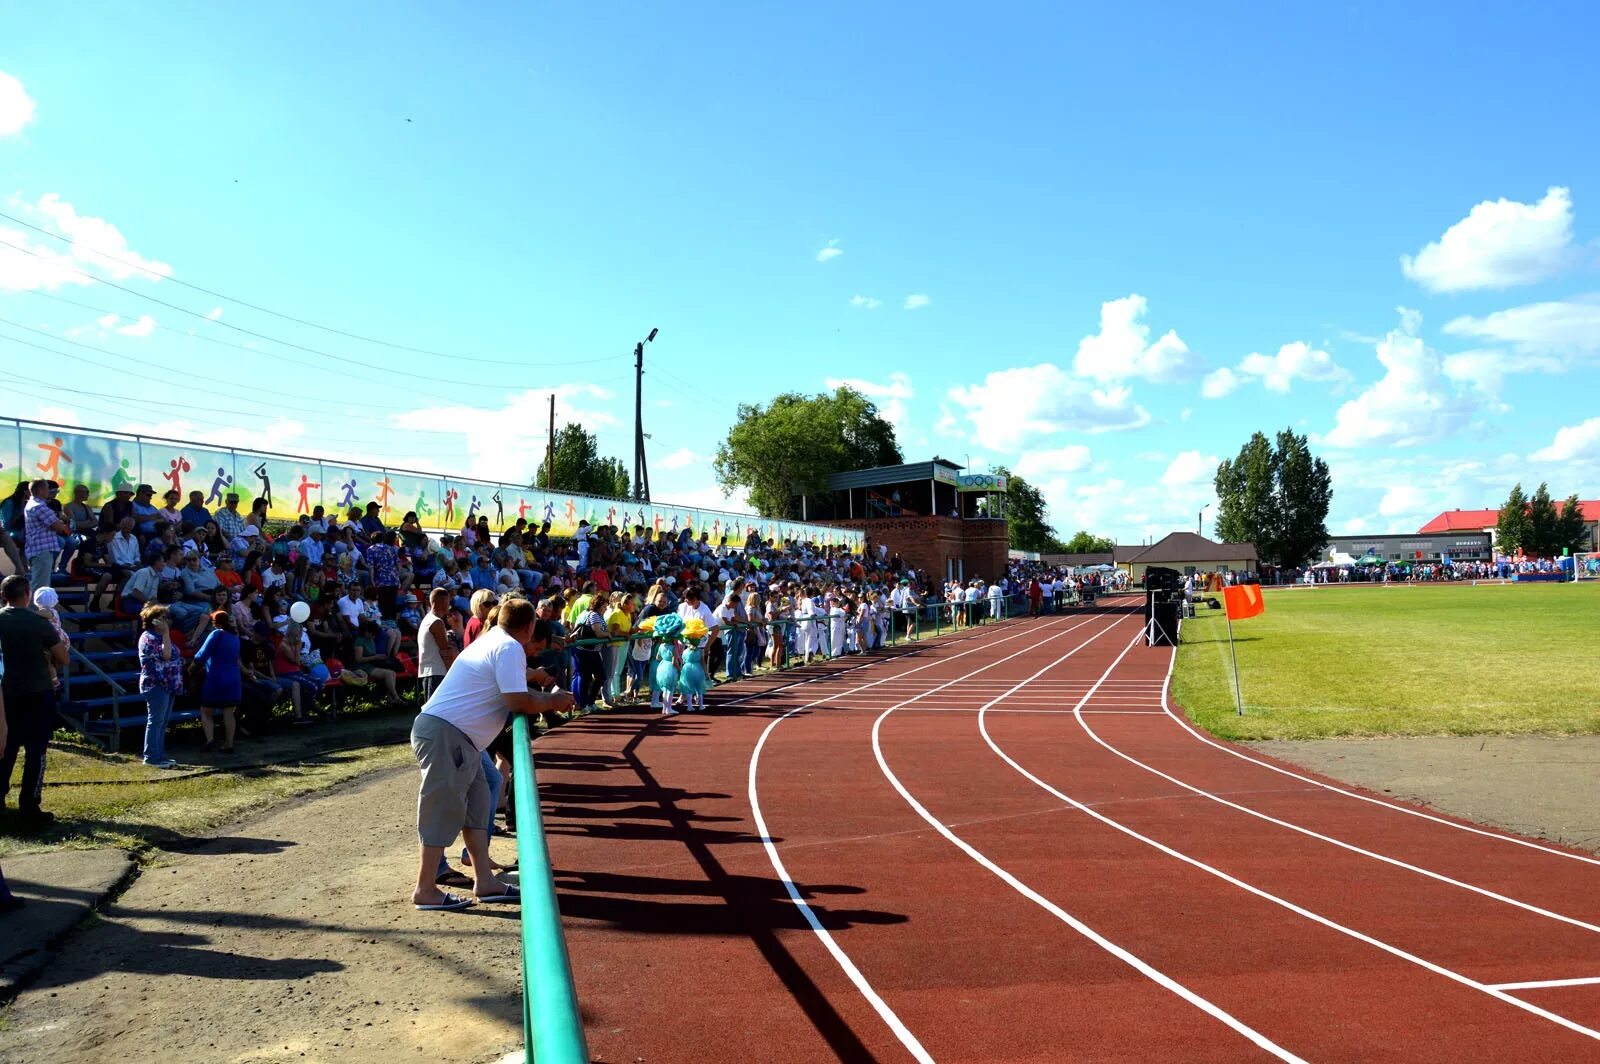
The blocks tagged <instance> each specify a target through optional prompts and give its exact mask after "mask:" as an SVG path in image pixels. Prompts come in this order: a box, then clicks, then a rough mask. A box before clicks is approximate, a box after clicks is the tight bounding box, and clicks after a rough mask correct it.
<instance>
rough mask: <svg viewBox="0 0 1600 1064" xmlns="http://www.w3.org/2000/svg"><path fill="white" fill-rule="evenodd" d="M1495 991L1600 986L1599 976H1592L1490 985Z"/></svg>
mask: <svg viewBox="0 0 1600 1064" xmlns="http://www.w3.org/2000/svg"><path fill="white" fill-rule="evenodd" d="M1489 985H1490V986H1492V987H1494V988H1495V989H1496V990H1548V989H1550V988H1551V987H1561V986H1595V985H1600V975H1592V976H1589V977H1588V978H1586V979H1535V980H1534V981H1533V982H1531V983H1490V984H1489Z"/></svg>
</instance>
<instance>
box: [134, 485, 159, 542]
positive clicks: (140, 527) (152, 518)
mask: <svg viewBox="0 0 1600 1064" xmlns="http://www.w3.org/2000/svg"><path fill="white" fill-rule="evenodd" d="M155 494H156V489H155V488H152V487H151V486H150V485H148V484H140V485H139V488H138V490H137V491H135V492H134V493H133V527H134V528H135V529H136V530H137V531H138V533H139V534H140V535H141V536H151V535H154V534H155V531H156V522H157V521H158V520H160V519H161V518H160V511H159V510H157V509H156V504H155V502H154V499H155Z"/></svg>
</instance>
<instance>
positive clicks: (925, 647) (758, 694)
mask: <svg viewBox="0 0 1600 1064" xmlns="http://www.w3.org/2000/svg"><path fill="white" fill-rule="evenodd" d="M1049 626H1050V625H1049V623H1048V622H1047V623H1046V624H1043V625H1040V626H1039V627H1041V628H1047V627H1049ZM1018 627H1021V628H1023V629H1024V631H1026V629H1028V628H1031V627H1032V626H1031V625H1023V624H1022V622H1020V621H1003V622H1001V623H1000V624H999V625H996V626H994V627H991V628H986V629H984V630H983V631H982V632H980V633H978V634H975V635H964V636H961V637H959V638H956V639H944V640H940V641H939V642H929V643H925V644H920V645H918V646H916V647H915V648H914V649H912V650H907V651H905V652H903V653H899V654H896V655H894V656H893V657H886V658H871V659H869V660H867V661H863V662H861V663H860V664H858V665H852V666H850V667H849V668H848V669H840V670H839V671H838V672H830V673H827V674H826V675H823V676H813V677H811V678H810V679H806V680H794V681H792V682H790V683H784V684H779V685H778V686H776V687H768V688H766V689H765V690H761V691H754V692H751V693H750V694H747V695H745V696H744V697H742V698H735V699H734V700H733V701H731V702H713V703H712V704H711V707H710V708H712V709H731V708H732V707H734V706H738V705H743V704H744V703H746V702H753V701H755V700H756V699H758V698H770V697H772V696H774V695H780V694H782V693H784V692H785V691H792V690H794V689H795V688H796V687H809V686H811V685H812V684H818V683H832V682H834V681H836V680H838V679H839V677H841V676H843V675H845V674H846V673H851V672H855V671H857V670H858V669H865V668H869V667H871V666H873V665H892V664H894V663H895V662H897V661H899V660H900V659H902V658H909V657H914V656H916V655H919V654H922V653H924V652H925V651H930V650H937V649H939V648H940V647H948V646H954V645H956V644H957V643H970V642H971V641H972V640H974V639H980V638H982V637H983V636H986V635H988V634H989V633H991V632H994V631H1001V630H1005V629H1009V628H1018ZM1024 631H1019V632H1017V633H1016V634H1014V635H1008V636H1005V637H1004V638H1002V639H991V640H987V642H986V645H992V644H994V643H1004V642H1007V641H1008V640H1012V639H1020V638H1021V637H1022V635H1023V634H1024ZM956 656H958V657H959V656H960V655H956ZM941 660H943V661H949V660H950V659H949V658H943V659H941ZM801 667H802V668H804V667H805V666H801ZM921 671H922V670H921V669H911V670H909V671H908V672H904V673H896V674H895V675H894V676H891V677H887V678H886V679H884V680H880V681H878V682H879V683H887V682H889V681H891V680H897V679H899V678H900V677H901V676H909V675H910V674H911V673H913V672H921ZM913 682H915V681H913ZM713 690H714V689H713ZM856 690H859V688H856Z"/></svg>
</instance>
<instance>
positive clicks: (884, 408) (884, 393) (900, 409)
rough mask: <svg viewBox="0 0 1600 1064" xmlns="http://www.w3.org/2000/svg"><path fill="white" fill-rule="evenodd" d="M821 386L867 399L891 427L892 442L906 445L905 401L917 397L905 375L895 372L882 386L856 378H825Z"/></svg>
mask: <svg viewBox="0 0 1600 1064" xmlns="http://www.w3.org/2000/svg"><path fill="white" fill-rule="evenodd" d="M822 383H823V385H824V386H825V387H827V388H829V389H833V388H854V389H855V390H856V391H858V392H860V393H861V394H862V395H864V396H866V397H867V398H868V399H871V400H872V401H873V402H874V403H875V404H876V405H877V407H878V413H879V414H880V415H881V416H882V417H883V419H884V420H885V421H887V422H888V423H889V424H891V425H893V426H894V434H895V438H896V439H898V440H899V441H900V442H901V443H907V442H909V440H908V435H909V433H910V432H911V417H910V412H909V411H908V410H907V409H906V400H908V399H910V398H912V397H913V396H915V395H916V394H917V393H916V392H915V391H914V390H913V389H912V387H911V377H910V376H909V375H907V374H905V373H902V372H900V371H898V370H896V371H895V372H893V373H891V374H889V379H888V380H887V381H886V382H883V383H879V382H878V381H869V380H864V379H862V378H860V377H829V378H827V379H826V380H824V381H823V382H822Z"/></svg>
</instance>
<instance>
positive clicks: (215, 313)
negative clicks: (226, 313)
mask: <svg viewBox="0 0 1600 1064" xmlns="http://www.w3.org/2000/svg"><path fill="white" fill-rule="evenodd" d="M206 317H208V318H210V319H211V320H212V321H216V320H217V319H218V318H220V317H222V308H221V307H212V308H211V310H209V311H207V312H206Z"/></svg>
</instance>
